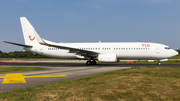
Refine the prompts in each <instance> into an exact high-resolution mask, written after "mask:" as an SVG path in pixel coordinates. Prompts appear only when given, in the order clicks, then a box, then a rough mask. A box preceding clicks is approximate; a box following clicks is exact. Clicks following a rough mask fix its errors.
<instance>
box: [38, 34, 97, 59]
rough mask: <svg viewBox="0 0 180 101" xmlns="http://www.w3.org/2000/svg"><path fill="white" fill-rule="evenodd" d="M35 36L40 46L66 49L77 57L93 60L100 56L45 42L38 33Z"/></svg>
mask: <svg viewBox="0 0 180 101" xmlns="http://www.w3.org/2000/svg"><path fill="white" fill-rule="evenodd" d="M35 36H36V39H37V40H38V42H39V44H41V45H46V46H52V47H57V48H61V49H66V50H69V53H75V54H77V55H81V56H87V57H93V58H95V57H97V56H98V54H99V53H98V52H94V51H89V50H82V49H77V48H73V47H68V46H63V45H59V44H56V43H48V42H47V41H44V40H43V39H42V38H41V37H40V36H39V34H38V33H37V32H35Z"/></svg>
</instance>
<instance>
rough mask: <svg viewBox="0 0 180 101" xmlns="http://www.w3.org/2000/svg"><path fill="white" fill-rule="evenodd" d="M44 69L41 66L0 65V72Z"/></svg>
mask: <svg viewBox="0 0 180 101" xmlns="http://www.w3.org/2000/svg"><path fill="white" fill-rule="evenodd" d="M41 69H46V68H43V67H0V73H3V72H15V71H28V70H41Z"/></svg>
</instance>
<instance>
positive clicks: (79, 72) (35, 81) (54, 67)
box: [0, 61, 180, 92]
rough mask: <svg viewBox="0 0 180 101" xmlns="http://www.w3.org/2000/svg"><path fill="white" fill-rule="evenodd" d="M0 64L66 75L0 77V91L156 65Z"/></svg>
mask: <svg viewBox="0 0 180 101" xmlns="http://www.w3.org/2000/svg"><path fill="white" fill-rule="evenodd" d="M0 66H39V67H47V68H48V69H45V70H36V71H35V70H34V71H22V72H11V73H22V74H23V75H24V76H31V75H67V77H45V78H25V80H26V82H27V83H18V84H2V82H3V79H0V92H5V91H10V90H14V89H20V88H25V87H31V86H36V85H42V84H47V83H52V82H58V81H63V80H69V79H73V78H79V77H84V76H89V75H94V74H99V73H104V72H109V71H115V70H120V69H127V68H131V67H149V66H158V65H157V64H104V63H102V64H97V65H89V66H87V65H85V62H78V61H77V62H73V63H71V62H59V63H57V62H32V63H27V62H26V63H23V62H21V63H8V62H0ZM161 66H163V67H169V66H180V64H162V65H161ZM6 74H7V73H0V76H5V75H6Z"/></svg>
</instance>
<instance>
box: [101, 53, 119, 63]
mask: <svg viewBox="0 0 180 101" xmlns="http://www.w3.org/2000/svg"><path fill="white" fill-rule="evenodd" d="M98 61H99V62H117V56H116V54H99V55H98Z"/></svg>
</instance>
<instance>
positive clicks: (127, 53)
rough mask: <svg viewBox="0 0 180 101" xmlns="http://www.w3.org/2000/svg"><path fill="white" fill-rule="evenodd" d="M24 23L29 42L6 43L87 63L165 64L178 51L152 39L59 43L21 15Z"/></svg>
mask: <svg viewBox="0 0 180 101" xmlns="http://www.w3.org/2000/svg"><path fill="white" fill-rule="evenodd" d="M20 22H21V27H22V32H23V36H24V41H25V44H19V43H14V42H8V41H4V42H5V43H9V44H13V45H18V46H21V47H23V49H24V50H26V51H29V52H32V53H34V54H40V55H43V56H47V57H52V58H60V59H81V60H87V62H86V64H87V65H96V62H97V61H98V62H109V63H114V62H119V60H158V65H161V61H165V60H167V59H168V58H170V57H173V56H176V55H177V54H178V52H177V51H175V50H173V49H171V48H170V47H169V46H167V45H163V44H159V43H150V42H100V41H99V42H97V43H55V42H52V41H48V40H45V39H43V38H41V37H40V35H39V34H38V33H37V32H36V30H35V29H34V28H33V26H32V25H31V24H30V22H29V21H28V20H27V19H26V17H20Z"/></svg>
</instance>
